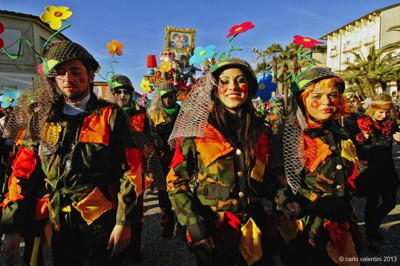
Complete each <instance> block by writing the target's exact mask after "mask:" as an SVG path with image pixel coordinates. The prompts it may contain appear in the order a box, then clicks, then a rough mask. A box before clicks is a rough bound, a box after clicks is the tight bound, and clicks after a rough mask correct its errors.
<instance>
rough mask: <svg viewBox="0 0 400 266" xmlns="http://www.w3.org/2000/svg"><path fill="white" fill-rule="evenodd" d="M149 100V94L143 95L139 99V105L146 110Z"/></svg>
mask: <svg viewBox="0 0 400 266" xmlns="http://www.w3.org/2000/svg"><path fill="white" fill-rule="evenodd" d="M148 102H149V99H148V98H147V93H144V94H142V96H141V97H140V98H139V99H138V101H137V104H138V105H139V106H141V107H144V108H146V106H147V104H148Z"/></svg>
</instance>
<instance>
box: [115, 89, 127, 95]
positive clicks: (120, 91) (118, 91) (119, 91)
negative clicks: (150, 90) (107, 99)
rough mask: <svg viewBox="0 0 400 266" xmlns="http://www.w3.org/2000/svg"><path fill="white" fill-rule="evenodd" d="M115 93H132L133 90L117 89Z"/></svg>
mask: <svg viewBox="0 0 400 266" xmlns="http://www.w3.org/2000/svg"><path fill="white" fill-rule="evenodd" d="M114 94H131V92H130V91H128V90H117V91H115V92H114Z"/></svg>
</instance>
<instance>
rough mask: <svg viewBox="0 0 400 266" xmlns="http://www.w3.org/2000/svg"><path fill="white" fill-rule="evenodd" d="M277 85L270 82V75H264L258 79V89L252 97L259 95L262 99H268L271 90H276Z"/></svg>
mask: <svg viewBox="0 0 400 266" xmlns="http://www.w3.org/2000/svg"><path fill="white" fill-rule="evenodd" d="M277 87H278V86H277V85H276V84H275V83H273V82H272V75H269V74H268V75H265V76H264V77H263V78H262V79H260V80H259V81H258V90H257V92H256V95H255V96H254V97H260V98H261V100H263V101H268V100H269V99H270V98H271V96H272V92H273V91H275V90H276V88H277Z"/></svg>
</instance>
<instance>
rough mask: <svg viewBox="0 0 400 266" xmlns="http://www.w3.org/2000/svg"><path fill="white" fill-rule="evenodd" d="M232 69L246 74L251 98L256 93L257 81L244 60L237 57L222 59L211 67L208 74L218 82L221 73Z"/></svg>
mask: <svg viewBox="0 0 400 266" xmlns="http://www.w3.org/2000/svg"><path fill="white" fill-rule="evenodd" d="M232 67H237V68H240V69H241V70H242V71H244V72H245V73H246V78H247V82H248V83H249V94H250V96H251V97H253V96H254V95H255V94H256V92H257V88H258V81H257V77H256V74H255V73H254V71H253V70H252V68H251V66H250V64H249V63H247V62H246V61H245V60H243V59H241V58H237V57H227V58H223V59H221V60H220V61H219V62H217V63H216V64H215V65H213V66H212V67H211V69H210V73H211V74H212V75H213V77H214V78H215V80H218V77H219V75H220V74H221V73H222V71H224V70H226V69H228V68H232Z"/></svg>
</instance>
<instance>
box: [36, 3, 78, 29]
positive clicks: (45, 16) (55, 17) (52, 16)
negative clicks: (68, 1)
mask: <svg viewBox="0 0 400 266" xmlns="http://www.w3.org/2000/svg"><path fill="white" fill-rule="evenodd" d="M45 9H46V10H47V11H46V12H44V13H42V14H41V15H40V19H41V20H42V21H43V22H44V23H50V28H52V29H53V30H58V29H59V28H61V26H62V22H61V20H66V19H67V18H69V17H70V16H72V11H69V10H68V9H69V7H66V6H58V7H55V6H46V7H45Z"/></svg>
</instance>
